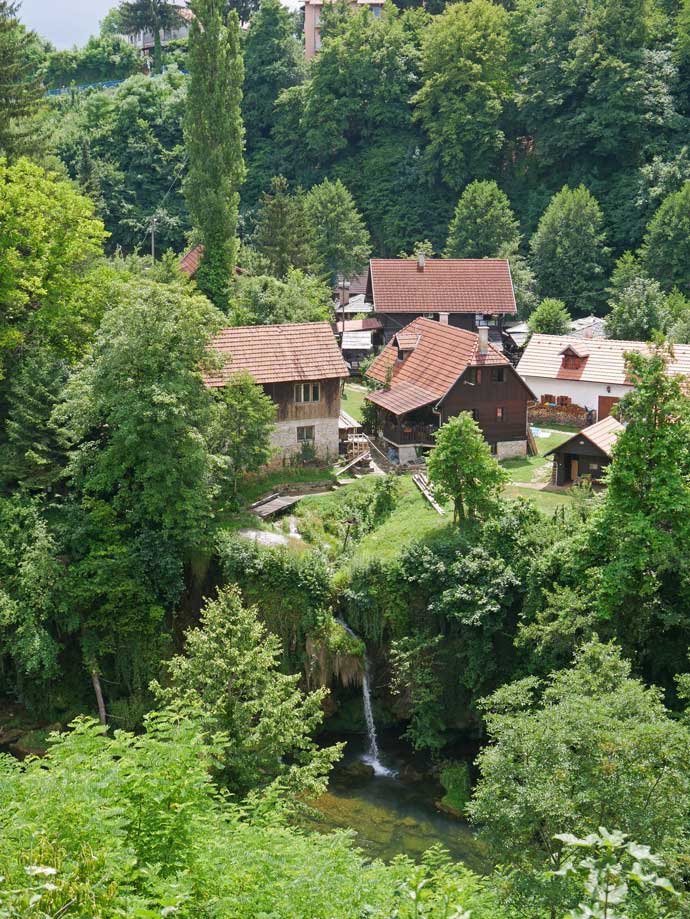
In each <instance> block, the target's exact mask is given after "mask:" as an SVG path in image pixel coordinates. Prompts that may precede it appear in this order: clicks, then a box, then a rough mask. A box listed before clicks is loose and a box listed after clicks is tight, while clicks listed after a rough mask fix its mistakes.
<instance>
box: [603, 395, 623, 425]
mask: <svg viewBox="0 0 690 919" xmlns="http://www.w3.org/2000/svg"><path fill="white" fill-rule="evenodd" d="M620 401H621V400H620V398H619V397H618V396H599V411H598V412H597V421H601V419H602V418H608V417H609V415H610V414H611V409H612V408H613V406H614V405H615V404H616V402H620Z"/></svg>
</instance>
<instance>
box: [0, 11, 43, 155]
mask: <svg viewBox="0 0 690 919" xmlns="http://www.w3.org/2000/svg"><path fill="white" fill-rule="evenodd" d="M18 9H19V4H17V3H15V2H13V0H0V156H1V155H4V156H6V157H7V158H8V159H13V158H15V157H16V156H17V155H19V154H20V153H22V152H23V151H24V150H25V148H26V143H27V139H28V135H29V132H30V129H29V128H28V127H27V124H28V122H29V121H30V119H31V117H32V116H33V115H34V114H36V112H37V110H38V107H39V105H40V103H41V98H42V95H43V87H42V86H41V81H40V79H39V78H38V75H37V74H36V73H35V71H34V68H33V66H32V64H31V56H30V46H31V44H32V43H33V41H34V34H33V32H27V31H26V29H25V28H24V27H23V26H22V25H21V23H20V22H19V21H18V19H17V12H18Z"/></svg>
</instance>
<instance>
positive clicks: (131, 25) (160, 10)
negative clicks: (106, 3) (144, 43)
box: [119, 0, 181, 73]
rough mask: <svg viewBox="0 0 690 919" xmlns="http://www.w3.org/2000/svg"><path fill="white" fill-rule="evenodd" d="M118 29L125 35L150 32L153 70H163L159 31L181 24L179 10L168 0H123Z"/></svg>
mask: <svg viewBox="0 0 690 919" xmlns="http://www.w3.org/2000/svg"><path fill="white" fill-rule="evenodd" d="M119 12H120V20H119V21H120V28H121V29H122V31H123V32H124V33H125V35H135V34H136V33H137V32H151V34H152V35H153V69H154V71H155V72H156V73H160V72H161V70H162V69H163V48H162V45H161V29H174V28H175V27H176V26H179V25H180V23H181V19H180V12H179V9H178V8H177V7H176V6H175V5H174V4H172V3H170V2H169V0H125V2H124V3H121V4H120V10H119Z"/></svg>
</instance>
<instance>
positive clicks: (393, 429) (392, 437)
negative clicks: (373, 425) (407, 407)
mask: <svg viewBox="0 0 690 919" xmlns="http://www.w3.org/2000/svg"><path fill="white" fill-rule="evenodd" d="M437 430H438V425H437V424H433V423H431V424H405V422H403V423H401V424H392V423H390V422H386V423H384V425H383V428H382V429H381V433H382V435H383V437H385V439H386V440H387V441H389V442H390V443H392V444H396V445H397V446H399V445H401V444H409V445H412V444H414V445H415V446H420V447H433V446H434V444H435V443H436V441H435V440H434V433H435V432H436V431H437Z"/></svg>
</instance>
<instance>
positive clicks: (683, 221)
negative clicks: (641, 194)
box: [642, 182, 690, 296]
mask: <svg viewBox="0 0 690 919" xmlns="http://www.w3.org/2000/svg"><path fill="white" fill-rule="evenodd" d="M642 251H643V255H642V258H643V262H644V266H645V268H646V269H647V271H648V272H649V274H650V275H651V276H652V277H653V278H656V279H657V280H658V281H659V283H660V284H661V285H662V287H663V288H664V289H665V290H670V289H671V288H672V287H674V286H675V287H678V288H679V290H681V291H682V293H684V294H685V295H686V296H690V182H686V184H685V185H684V186H683V188H682V189H681V190H680V191H678V192H675V194H672V195H669V196H668V198H666V199H665V200H664V201H663V203H662V204H661V206H660V207H659V209H658V211H657V212H656V214H655V215H654V217H652V220H651V222H650V224H649V227H648V228H647V232H646V234H645V238H644V246H643V250H642Z"/></svg>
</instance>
